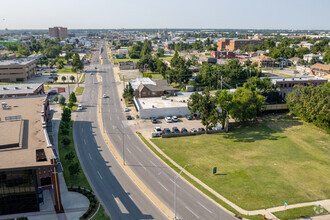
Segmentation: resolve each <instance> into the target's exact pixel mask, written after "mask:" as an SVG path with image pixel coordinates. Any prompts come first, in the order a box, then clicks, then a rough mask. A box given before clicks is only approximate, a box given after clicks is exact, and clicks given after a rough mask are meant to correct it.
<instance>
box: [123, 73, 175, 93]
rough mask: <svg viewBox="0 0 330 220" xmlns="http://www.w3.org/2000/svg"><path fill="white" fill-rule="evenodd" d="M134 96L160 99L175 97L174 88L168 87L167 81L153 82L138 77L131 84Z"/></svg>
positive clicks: (158, 80)
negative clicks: (169, 96) (166, 96)
mask: <svg viewBox="0 0 330 220" xmlns="http://www.w3.org/2000/svg"><path fill="white" fill-rule="evenodd" d="M130 84H131V86H132V88H133V90H134V96H135V97H137V98H145V97H160V96H163V95H174V91H175V90H174V88H173V87H172V86H170V85H168V83H167V81H166V80H162V79H156V80H151V79H150V78H148V77H138V78H136V80H135V81H131V82H130Z"/></svg>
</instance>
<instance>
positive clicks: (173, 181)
mask: <svg viewBox="0 0 330 220" xmlns="http://www.w3.org/2000/svg"><path fill="white" fill-rule="evenodd" d="M170 181H171V182H172V183H173V184H175V182H174V181H173V180H172V179H170ZM176 186H177V187H179V188H180V189H181V186H180V185H178V183H176Z"/></svg>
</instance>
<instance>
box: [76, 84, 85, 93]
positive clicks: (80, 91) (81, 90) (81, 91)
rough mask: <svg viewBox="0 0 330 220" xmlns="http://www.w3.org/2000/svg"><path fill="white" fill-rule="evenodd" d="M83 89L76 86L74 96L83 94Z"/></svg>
mask: <svg viewBox="0 0 330 220" xmlns="http://www.w3.org/2000/svg"><path fill="white" fill-rule="evenodd" d="M84 89H85V87H83V86H78V87H77V88H76V91H75V93H76V95H82V94H83V92H84Z"/></svg>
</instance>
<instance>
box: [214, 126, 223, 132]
mask: <svg viewBox="0 0 330 220" xmlns="http://www.w3.org/2000/svg"><path fill="white" fill-rule="evenodd" d="M221 129H222V128H221V126H220V125H216V126H215V127H213V128H212V130H215V131H220V130H221Z"/></svg>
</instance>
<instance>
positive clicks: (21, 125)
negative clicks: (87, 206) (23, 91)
mask: <svg viewBox="0 0 330 220" xmlns="http://www.w3.org/2000/svg"><path fill="white" fill-rule="evenodd" d="M0 101H1V108H0V118H1V119H0V215H5V214H13V213H22V212H31V211H39V203H40V202H41V201H42V196H41V195H42V190H50V191H51V193H52V194H53V196H54V198H55V201H56V204H59V205H58V206H57V208H56V210H58V209H61V208H62V205H61V202H60V200H61V199H60V195H59V183H58V176H57V166H58V165H57V161H56V157H55V155H54V152H53V150H52V144H51V142H50V139H49V136H48V133H47V127H46V124H47V121H48V114H49V101H48V96H45V95H43V96H30V97H19V98H9V99H0Z"/></svg>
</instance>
